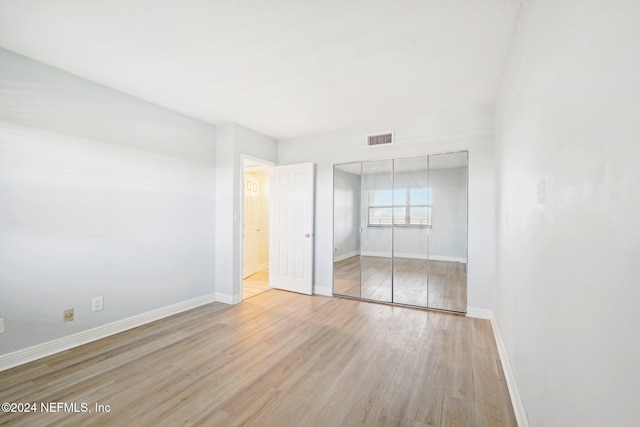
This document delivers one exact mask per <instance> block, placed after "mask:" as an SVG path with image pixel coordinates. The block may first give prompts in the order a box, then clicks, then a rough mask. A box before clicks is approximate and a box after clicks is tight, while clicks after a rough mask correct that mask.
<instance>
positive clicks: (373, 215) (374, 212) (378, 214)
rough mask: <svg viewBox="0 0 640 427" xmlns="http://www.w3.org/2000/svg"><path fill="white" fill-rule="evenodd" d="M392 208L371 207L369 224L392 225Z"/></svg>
mask: <svg viewBox="0 0 640 427" xmlns="http://www.w3.org/2000/svg"><path fill="white" fill-rule="evenodd" d="M392 212H393V209H392V208H369V224H371V225H391V213H392Z"/></svg>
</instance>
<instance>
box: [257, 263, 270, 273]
mask: <svg viewBox="0 0 640 427" xmlns="http://www.w3.org/2000/svg"><path fill="white" fill-rule="evenodd" d="M267 268H269V263H268V262H265V263H264V264H260V265H259V266H258V271H260V270H265V269H267Z"/></svg>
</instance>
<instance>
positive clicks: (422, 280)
mask: <svg viewBox="0 0 640 427" xmlns="http://www.w3.org/2000/svg"><path fill="white" fill-rule="evenodd" d="M393 162H394V163H393V165H394V166H393V170H394V175H393V176H394V178H393V181H394V192H393V197H394V210H395V215H394V230H393V302H395V303H399V304H409V305H417V306H420V307H427V304H428V298H427V295H428V270H427V257H428V249H429V227H430V226H431V207H430V198H431V197H430V189H429V171H428V158H427V156H420V157H408V158H403V159H395V160H394V161H393Z"/></svg>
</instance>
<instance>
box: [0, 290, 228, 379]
mask: <svg viewBox="0 0 640 427" xmlns="http://www.w3.org/2000/svg"><path fill="white" fill-rule="evenodd" d="M215 301H216V299H215V298H214V295H213V294H207V295H203V296H200V297H196V298H192V299H190V300H186V301H182V302H179V303H177V304H172V305H169V306H166V307H161V308H158V309H155V310H151V311H147V312H146V313H141V314H137V315H135V316H131V317H128V318H126V319H122V320H117V321H115V322H112V323H108V324H106V325H102V326H98V327H95V328H92V329H88V330H86V331H82V332H78V333H75V334H72V335H68V336H66V337H62V338H58V339H56V340H53V341H49V342H46V343H43V344H38V345H35V346H33V347H29V348H25V349H22V350H18V351H14V352H11V353H6V354H2V355H0V371H4V370H7V369H10V368H13V367H16V366H19V365H23V364H25V363H28V362H32V361H34V360H37V359H41V358H43V357H47V356H51V355H52V354H55V353H59V352H61V351H66V350H70V349H72V348H74V347H78V346H81V345H83V344H87V343H90V342H93V341H97V340H99V339H102V338H106V337H108V336H111V335H115V334H118V333H120V332H124V331H127V330H129V329H133V328H136V327H138V326H142V325H145V324H147V323H150V322H153V321H156V320H160V319H163V318H165V317H169V316H172V315H174V314H178V313H181V312H183V311H187V310H191V309H192V308H196V307H199V306H201V305H205V304H209V303H212V302H215Z"/></svg>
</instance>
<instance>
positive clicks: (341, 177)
mask: <svg viewBox="0 0 640 427" xmlns="http://www.w3.org/2000/svg"><path fill="white" fill-rule="evenodd" d="M361 174H362V165H361V163H360V162H358V163H348V164H344V165H336V166H335V167H334V171H333V248H334V249H333V293H334V294H339V295H346V296H350V297H358V298H359V297H360V217H361V214H360V207H361V204H362V202H361V192H360V180H361V177H360V176H361Z"/></svg>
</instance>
